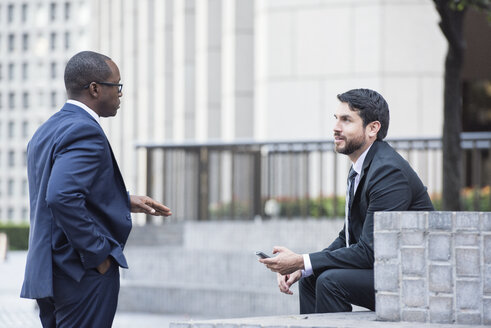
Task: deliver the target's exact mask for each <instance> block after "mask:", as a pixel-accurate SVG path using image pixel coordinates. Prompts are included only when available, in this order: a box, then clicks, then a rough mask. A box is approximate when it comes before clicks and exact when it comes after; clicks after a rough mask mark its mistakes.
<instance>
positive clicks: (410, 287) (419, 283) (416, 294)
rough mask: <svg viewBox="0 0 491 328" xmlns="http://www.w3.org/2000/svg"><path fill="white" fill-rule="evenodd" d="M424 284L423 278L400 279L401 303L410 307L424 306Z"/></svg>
mask: <svg viewBox="0 0 491 328" xmlns="http://www.w3.org/2000/svg"><path fill="white" fill-rule="evenodd" d="M425 295H426V285H425V281H424V279H404V280H403V281H402V294H401V298H402V303H403V304H405V305H406V306H410V307H422V306H426V296H425Z"/></svg>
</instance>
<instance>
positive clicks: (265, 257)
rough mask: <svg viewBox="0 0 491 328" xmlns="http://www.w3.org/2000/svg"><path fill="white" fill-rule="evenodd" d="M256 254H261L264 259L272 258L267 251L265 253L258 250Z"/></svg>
mask: <svg viewBox="0 0 491 328" xmlns="http://www.w3.org/2000/svg"><path fill="white" fill-rule="evenodd" d="M256 255H257V256H259V257H260V258H262V259H267V258H270V257H271V256H269V255H267V254H265V253H263V252H261V251H257V252H256Z"/></svg>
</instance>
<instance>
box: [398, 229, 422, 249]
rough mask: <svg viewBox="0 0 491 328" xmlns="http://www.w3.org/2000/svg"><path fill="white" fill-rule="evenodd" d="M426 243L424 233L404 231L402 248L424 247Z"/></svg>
mask: <svg viewBox="0 0 491 328" xmlns="http://www.w3.org/2000/svg"><path fill="white" fill-rule="evenodd" d="M424 242H425V234H424V232H423V231H408V230H403V231H402V234H401V246H424Z"/></svg>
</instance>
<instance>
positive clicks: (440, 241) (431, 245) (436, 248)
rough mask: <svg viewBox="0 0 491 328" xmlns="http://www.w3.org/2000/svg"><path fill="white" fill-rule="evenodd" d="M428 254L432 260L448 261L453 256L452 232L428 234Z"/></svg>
mask: <svg viewBox="0 0 491 328" xmlns="http://www.w3.org/2000/svg"><path fill="white" fill-rule="evenodd" d="M428 238H429V240H428V256H429V259H430V260H434V261H435V260H436V261H448V260H449V259H450V256H451V245H452V243H451V236H450V234H441V233H430V234H429V236H428Z"/></svg>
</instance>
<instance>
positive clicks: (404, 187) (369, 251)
mask: <svg viewBox="0 0 491 328" xmlns="http://www.w3.org/2000/svg"><path fill="white" fill-rule="evenodd" d="M367 183H369V185H368V188H367V194H366V195H361V196H362V197H368V208H367V213H366V216H365V221H364V224H363V229H362V233H361V236H360V239H359V240H358V242H357V243H356V244H352V245H350V247H341V248H337V249H334V245H331V246H330V247H329V248H328V249H325V250H323V251H320V252H316V253H311V254H309V255H310V260H311V263H312V269H313V271H314V274H316V275H317V274H320V273H322V272H323V271H325V270H327V269H333V268H342V269H371V268H373V262H374V255H373V216H374V213H375V212H377V211H404V210H407V209H408V208H409V206H410V204H411V197H412V196H411V189H410V186H409V181H408V179H407V177H406V176H405V175H404V173H403V172H402V171H401V170H400V169H399V168H396V167H393V166H389V165H384V166H381V167H379V168H378V169H376V170H375V172H374V174H372V178H371V181H367ZM342 233H344V229H343V230H342ZM341 238H342V236H341V235H340V237H338V238H337V239H336V240H335V242H334V243H333V244H335V243H336V245H338V242H339V240H341Z"/></svg>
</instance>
